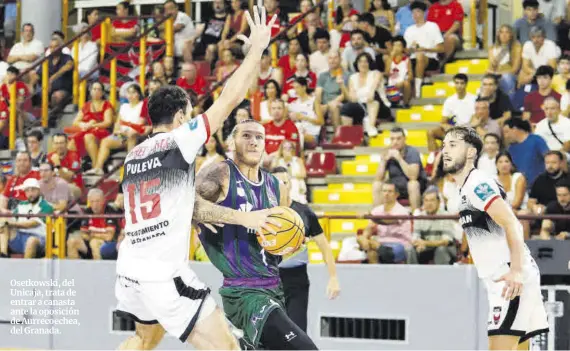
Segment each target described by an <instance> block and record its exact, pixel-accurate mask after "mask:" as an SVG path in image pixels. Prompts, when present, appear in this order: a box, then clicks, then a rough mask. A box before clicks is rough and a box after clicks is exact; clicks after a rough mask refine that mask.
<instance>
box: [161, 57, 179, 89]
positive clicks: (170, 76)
mask: <svg viewBox="0 0 570 351" xmlns="http://www.w3.org/2000/svg"><path fill="white" fill-rule="evenodd" d="M162 63H163V64H164V74H165V75H166V79H167V80H168V81H169V82H173V81H174V82H176V79H177V75H178V73H177V72H178V70H177V68H176V67H174V57H169V56H166V57H165V58H164V60H162ZM171 84H173V83H171Z"/></svg>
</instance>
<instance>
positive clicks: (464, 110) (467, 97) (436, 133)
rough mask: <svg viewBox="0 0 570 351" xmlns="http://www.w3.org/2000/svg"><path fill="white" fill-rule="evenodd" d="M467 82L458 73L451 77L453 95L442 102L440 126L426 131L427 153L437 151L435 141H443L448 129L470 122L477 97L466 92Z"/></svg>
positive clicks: (465, 77)
mask: <svg viewBox="0 0 570 351" xmlns="http://www.w3.org/2000/svg"><path fill="white" fill-rule="evenodd" d="M467 82H468V78H467V76H466V75H465V74H463V73H458V74H456V75H455V76H454V77H453V83H454V86H455V94H453V95H451V96H450V97H448V98H447V99H445V101H444V102H443V111H442V115H443V118H442V121H441V124H440V125H439V126H437V127H435V128H433V129H431V130H429V131H428V148H429V151H437V150H439V147H438V145H437V140H443V137H444V136H445V132H446V131H447V130H448V129H449V128H451V127H453V126H454V125H458V126H461V125H466V124H469V123H470V122H471V119H472V117H473V115H474V114H475V100H477V96H475V95H473V94H471V93H468V92H467ZM499 132H500V130H499Z"/></svg>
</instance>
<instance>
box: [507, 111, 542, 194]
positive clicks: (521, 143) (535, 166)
mask: <svg viewBox="0 0 570 351" xmlns="http://www.w3.org/2000/svg"><path fill="white" fill-rule="evenodd" d="M503 135H504V137H505V141H506V142H507V143H509V144H510V145H509V147H508V151H509V153H510V154H511V156H512V158H513V161H514V164H515V166H516V167H517V169H518V170H519V171H520V172H522V174H524V176H525V178H526V180H527V186H528V187H530V184H532V183H533V182H534V180H535V179H536V177H537V176H538V175H539V174H540V173H542V172H544V155H545V154H546V153H547V152H548V146H547V145H546V142H545V141H544V139H542V138H541V137H539V136H538V135H536V134H532V133H531V127H530V123H529V122H528V121H525V120H523V119H520V118H511V119H508V120H507V121H506V122H505V125H504V126H503Z"/></svg>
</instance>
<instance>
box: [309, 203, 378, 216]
mask: <svg viewBox="0 0 570 351" xmlns="http://www.w3.org/2000/svg"><path fill="white" fill-rule="evenodd" d="M309 206H310V207H311V208H312V209H313V211H315V212H316V213H317V215H318V214H319V212H320V213H321V214H322V213H330V212H356V213H361V214H363V213H368V212H370V210H371V209H372V206H370V205H361V204H314V203H310V204H309Z"/></svg>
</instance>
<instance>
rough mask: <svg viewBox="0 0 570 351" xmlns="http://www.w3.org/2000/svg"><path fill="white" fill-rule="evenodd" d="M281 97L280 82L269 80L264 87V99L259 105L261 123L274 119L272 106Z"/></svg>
mask: <svg viewBox="0 0 570 351" xmlns="http://www.w3.org/2000/svg"><path fill="white" fill-rule="evenodd" d="M280 98H281V88H279V84H278V83H277V82H276V81H275V80H273V79H270V80H268V81H267V82H266V83H265V86H264V87H263V101H262V102H261V104H260V106H259V111H260V115H261V116H260V117H261V123H263V124H265V123H267V122H270V121H272V120H273V117H272V116H271V108H270V107H271V104H272V103H273V101H275V100H279V99H280Z"/></svg>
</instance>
